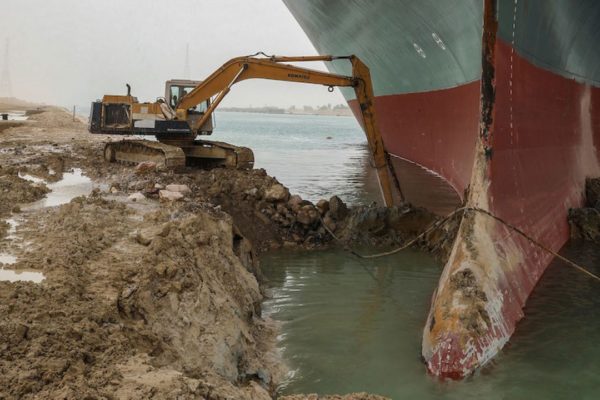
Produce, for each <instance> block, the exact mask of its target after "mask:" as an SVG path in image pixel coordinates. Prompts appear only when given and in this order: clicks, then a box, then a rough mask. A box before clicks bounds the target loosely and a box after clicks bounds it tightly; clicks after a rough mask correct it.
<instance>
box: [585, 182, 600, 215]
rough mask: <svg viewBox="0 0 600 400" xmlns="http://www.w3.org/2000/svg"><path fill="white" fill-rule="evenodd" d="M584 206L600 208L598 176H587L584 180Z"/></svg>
mask: <svg viewBox="0 0 600 400" xmlns="http://www.w3.org/2000/svg"><path fill="white" fill-rule="evenodd" d="M585 203H586V207H589V208H596V209H598V210H600V178H587V179H586V180H585Z"/></svg>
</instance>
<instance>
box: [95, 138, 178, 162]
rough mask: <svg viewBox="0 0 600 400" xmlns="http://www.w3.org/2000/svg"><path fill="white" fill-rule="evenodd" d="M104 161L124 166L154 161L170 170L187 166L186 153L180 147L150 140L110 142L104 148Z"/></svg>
mask: <svg viewBox="0 0 600 400" xmlns="http://www.w3.org/2000/svg"><path fill="white" fill-rule="evenodd" d="M104 159H105V160H106V161H108V162H120V163H124V164H139V163H141V162H144V161H152V162H155V163H156V165H159V166H164V167H168V168H174V167H184V166H185V153H184V152H183V150H182V149H181V148H180V147H177V146H171V145H168V144H164V143H160V142H151V141H149V140H122V141H119V142H109V143H107V144H106V146H104Z"/></svg>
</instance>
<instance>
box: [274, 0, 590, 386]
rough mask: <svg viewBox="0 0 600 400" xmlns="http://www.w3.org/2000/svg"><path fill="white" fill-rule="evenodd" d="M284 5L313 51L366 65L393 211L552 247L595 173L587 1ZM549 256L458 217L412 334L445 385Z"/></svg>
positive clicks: (492, 351)
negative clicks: (391, 174)
mask: <svg viewBox="0 0 600 400" xmlns="http://www.w3.org/2000/svg"><path fill="white" fill-rule="evenodd" d="M283 1H284V3H285V4H286V6H287V7H288V9H289V10H290V11H291V13H292V14H293V16H294V17H295V19H296V20H297V21H298V23H299V24H300V26H301V27H302V28H303V30H304V31H305V32H306V34H307V35H308V37H309V39H310V40H311V41H312V43H313V45H314V46H315V48H316V50H317V51H318V52H319V53H320V54H334V55H345V54H356V55H357V56H359V57H360V58H361V59H362V60H363V61H364V62H365V63H366V64H367V65H368V66H369V68H370V70H371V75H372V78H373V82H374V89H375V95H376V102H375V106H376V111H377V118H378V121H379V125H380V130H381V134H382V136H383V140H384V144H385V147H386V150H387V151H388V153H389V155H390V159H391V163H392V164H393V169H394V171H395V174H396V177H397V180H398V182H399V184H400V188H401V191H402V195H403V198H404V199H405V200H406V201H409V202H411V203H412V204H414V205H417V206H423V207H427V208H428V209H430V210H432V211H434V212H436V213H439V214H440V215H446V214H448V213H450V212H452V210H454V209H456V208H457V207H461V205H465V204H466V206H468V207H474V208H475V207H476V208H480V209H484V210H486V211H489V212H490V213H491V214H492V215H495V216H497V217H499V218H501V219H502V220H504V221H506V222H508V223H509V224H511V225H513V226H515V227H517V228H519V229H521V230H522V231H523V232H525V233H526V234H527V235H529V236H530V237H532V238H533V239H535V240H537V241H539V242H541V243H543V244H544V245H545V246H547V247H548V248H550V249H552V250H554V251H558V250H560V248H561V247H562V246H563V245H564V244H565V242H566V241H567V240H568V237H569V228H568V223H567V211H568V209H569V208H571V207H578V206H580V205H581V204H582V202H583V200H584V185H585V179H586V177H590V176H599V175H600V166H599V162H598V157H599V154H598V150H597V146H596V143H597V142H598V141H600V46H598V43H600V29H598V26H599V25H598V24H599V23H600V2H599V1H597V0H577V1H571V0H448V1H446V0H445V1H439V0H418V1H417V0H378V1H368V0H303V1H295V0H283ZM596 39H598V40H596ZM328 68H330V70H331V71H332V72H338V73H343V74H348V73H349V71H348V70H346V69H345V68H346V67H345V66H344V65H342V64H337V63H335V62H333V63H331V64H330V65H328ZM343 94H344V96H345V97H346V99H347V101H348V103H349V105H350V106H351V107H352V108H353V109H354V110H356V101H355V99H354V98H353V97H352V93H351V92H347V91H346V92H344V93H343ZM355 115H357V116H358V115H359V114H358V113H356V112H355ZM551 260H552V256H551V255H550V254H549V253H547V252H544V251H542V250H541V249H540V248H538V247H536V246H534V245H533V244H532V243H531V242H530V241H528V240H526V239H524V238H523V237H522V236H519V235H518V234H516V233H515V232H514V231H513V230H511V229H509V228H508V227H507V226H506V225H504V224H502V223H500V222H498V221H497V220H495V219H493V218H490V217H489V216H488V215H485V214H483V213H477V212H468V213H465V214H464V215H463V217H462V221H461V224H460V228H459V233H458V236H457V239H456V241H455V243H454V246H453V250H452V253H451V255H450V258H449V260H448V261H447V263H446V265H445V267H444V270H443V272H442V275H441V277H440V281H439V285H438V288H437V290H436V291H435V293H434V294H433V296H432V302H431V309H430V312H429V315H428V317H427V320H426V323H425V326H424V329H423V340H422V355H423V359H424V361H425V363H426V366H427V369H428V370H429V371H430V372H431V373H432V374H434V375H437V376H440V377H444V378H453V379H460V378H462V377H465V376H467V375H469V374H472V373H473V372H474V371H475V370H477V369H478V368H480V367H482V366H484V365H486V363H488V362H489V361H490V360H491V359H492V358H493V357H494V356H495V355H496V354H497V353H498V352H499V351H500V350H501V349H502V348H503V347H504V345H505V344H506V343H507V342H508V341H509V339H510V337H511V335H512V334H513V332H514V331H515V328H516V324H517V322H518V321H519V320H520V319H521V318H523V316H524V312H523V308H524V306H525V303H526V301H527V298H528V296H529V294H530V293H531V291H532V290H533V288H534V286H535V284H536V283H537V281H538V280H539V279H540V277H541V275H542V274H543V272H544V270H545V268H546V267H547V266H548V264H549V263H550V261H551Z"/></svg>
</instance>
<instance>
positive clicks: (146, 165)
mask: <svg viewBox="0 0 600 400" xmlns="http://www.w3.org/2000/svg"><path fill="white" fill-rule="evenodd" d="M156 166H157V165H156V163H155V162H154V161H142V162H141V163H139V164H138V165H136V166H135V173H136V174H138V175H143V174H147V173H149V172H154V171H156Z"/></svg>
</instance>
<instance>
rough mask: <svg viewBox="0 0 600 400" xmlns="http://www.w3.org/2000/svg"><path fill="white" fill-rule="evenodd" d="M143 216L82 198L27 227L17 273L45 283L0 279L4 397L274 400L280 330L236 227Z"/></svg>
mask: <svg viewBox="0 0 600 400" xmlns="http://www.w3.org/2000/svg"><path fill="white" fill-rule="evenodd" d="M139 217H140V215H139V213H136V212H133V211H132V210H131V209H130V207H127V206H126V205H124V204H121V203H117V202H114V201H107V200H104V199H102V198H99V197H91V198H78V199H75V200H73V201H72V202H71V203H70V204H67V205H64V206H62V207H60V209H58V210H47V211H46V212H45V213H43V215H41V216H40V217H39V218H38V219H36V220H35V221H31V220H30V221H28V223H27V224H26V225H25V226H24V227H23V230H24V232H22V234H24V235H27V237H28V238H29V239H34V243H35V246H34V248H31V249H30V250H29V253H28V254H26V255H22V257H20V258H21V259H22V260H23V261H19V262H18V263H17V264H16V265H15V268H17V269H36V270H41V271H43V272H44V275H45V277H46V279H45V281H44V283H43V284H41V285H36V284H32V283H7V282H0V313H2V315H3V318H2V321H0V338H1V339H0V376H1V378H0V380H1V384H0V397H2V398H6V397H8V398H21V397H23V396H27V395H35V396H38V397H41V398H57V397H61V398H63V397H69V398H85V397H106V398H112V397H127V398H140V399H141V398H148V397H151V396H154V397H157V398H177V397H178V396H179V398H199V397H205V398H236V399H237V398H239V399H244V398H253V399H261V398H264V399H268V398H270V394H271V393H273V390H274V388H275V385H276V383H277V382H278V379H279V378H278V376H277V374H278V371H279V366H278V364H277V358H276V356H275V354H273V353H271V348H272V347H271V345H272V342H273V335H274V331H273V328H272V327H271V326H270V324H269V323H268V322H267V321H265V320H263V319H261V316H260V302H261V294H260V291H259V288H258V284H257V282H256V279H255V278H254V276H252V275H251V274H250V273H249V272H248V271H247V270H246V268H245V267H244V266H243V265H242V263H241V262H240V260H239V258H238V257H237V256H236V255H235V254H234V242H233V238H234V234H233V228H232V224H231V219H230V218H229V217H228V216H227V215H225V214H223V213H221V212H219V211H214V210H213V211H209V210H198V209H196V210H194V213H189V212H185V211H183V212H182V211H181V210H178V209H175V208H171V207H165V208H164V209H162V210H158V211H154V212H151V213H148V214H146V215H145V216H144V217H143V219H142V220H140V218H139ZM274 375H275V376H274Z"/></svg>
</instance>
